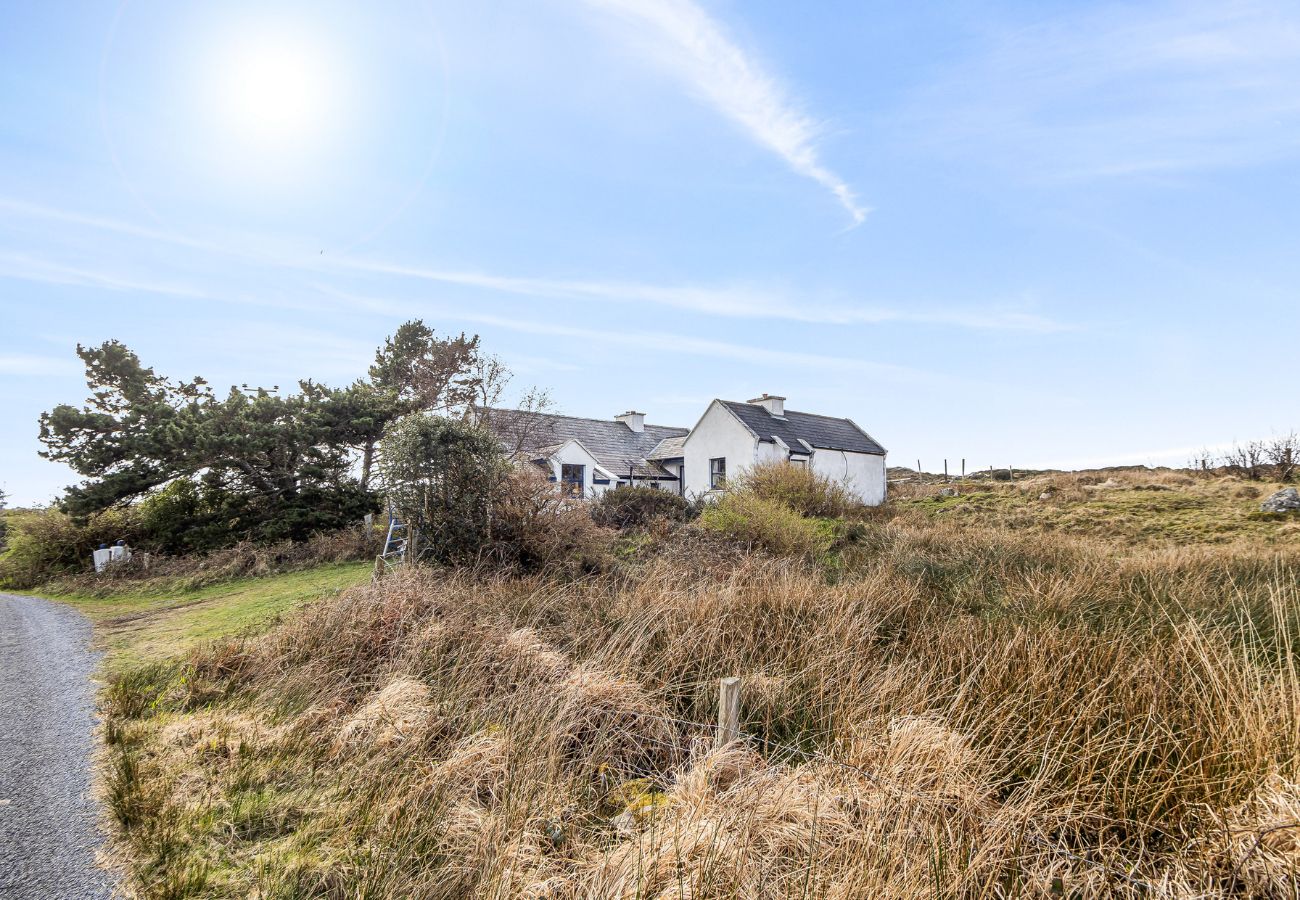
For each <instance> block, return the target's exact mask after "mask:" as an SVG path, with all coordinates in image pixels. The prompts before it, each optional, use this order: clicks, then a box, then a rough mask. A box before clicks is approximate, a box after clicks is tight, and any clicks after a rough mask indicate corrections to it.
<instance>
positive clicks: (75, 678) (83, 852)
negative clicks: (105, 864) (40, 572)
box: [0, 594, 115, 900]
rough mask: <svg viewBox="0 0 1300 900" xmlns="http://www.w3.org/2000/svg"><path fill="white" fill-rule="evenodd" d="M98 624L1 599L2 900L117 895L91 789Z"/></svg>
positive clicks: (60, 610) (54, 606) (47, 605)
mask: <svg viewBox="0 0 1300 900" xmlns="http://www.w3.org/2000/svg"><path fill="white" fill-rule="evenodd" d="M90 637H91V627H90V622H89V621H88V620H87V619H86V618H85V617H84V616H83V615H81V614H80V613H79V612H77V611H76V610H74V609H71V608H69V607H67V606H63V605H61V604H58V603H52V602H50V601H48V600H42V599H40V598H37V597H16V596H12V595H9V594H0V898H5V900H11V898H13V900H17V898H29V897H30V898H38V897H39V898H101V897H102V898H107V897H112V896H113V895H114V893H113V892H114V885H115V879H114V877H113V876H112V875H111V874H110V873H109V872H106V871H105V870H103V869H100V868H98V867H97V866H96V861H95V854H96V851H98V850H99V849H100V848H101V847H102V845H103V835H102V833H101V831H100V829H99V806H98V804H97V803H96V801H95V799H94V797H93V795H92V793H91V778H92V774H91V773H92V759H93V753H94V740H95V738H94V728H95V708H94V685H93V684H92V683H91V681H90V679H91V676H92V674H93V673H94V671H95V666H96V662H97V658H98V657H97V654H95V653H92V652H91V651H90V649H89V642H90Z"/></svg>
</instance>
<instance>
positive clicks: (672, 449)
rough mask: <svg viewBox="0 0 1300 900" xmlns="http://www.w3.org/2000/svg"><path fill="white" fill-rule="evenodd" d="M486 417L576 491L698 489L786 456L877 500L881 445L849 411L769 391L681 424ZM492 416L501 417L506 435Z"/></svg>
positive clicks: (627, 416) (712, 407) (524, 454)
mask: <svg viewBox="0 0 1300 900" xmlns="http://www.w3.org/2000/svg"><path fill="white" fill-rule="evenodd" d="M490 421H491V422H492V423H493V427H494V428H497V429H498V430H499V432H500V433H501V434H502V435H503V440H514V441H515V443H516V444H517V445H518V446H517V448H516V449H517V451H518V455H519V456H520V457H521V458H522V459H526V460H528V461H530V462H532V463H534V464H536V465H538V466H541V467H543V468H544V469H547V470H548V471H549V473H550V477H551V478H552V480H554V481H557V482H560V483H562V484H564V485H566V487H567V489H568V490H569V491H570V492H572V493H573V494H575V495H576V496H581V497H592V496H597V495H599V494H600V493H601V492H603V491H605V490H607V489H608V488H609V487H612V486H614V485H619V484H635V485H647V486H651V487H656V488H660V489H663V490H671V491H674V492H676V493H680V494H682V495H683V496H686V497H704V496H709V495H712V494H716V493H718V492H721V491H724V490H726V484H727V479H728V478H729V477H730V478H735V477H736V476H738V475H740V474H741V473H743V472H744V471H745V470H746V469H748V468H750V467H751V466H754V465H755V464H757V463H763V462H789V463H791V464H793V465H802V466H809V467H811V468H812V469H813V470H814V471H816V472H819V473H820V474H823V475H825V476H827V477H829V478H831V479H833V480H835V481H837V482H840V483H842V484H844V485H845V486H846V487H848V488H849V489H850V490H852V491H853V492H854V493H856V494H857V495H858V497H859V498H860V499H861V500H862V502H863V503H866V504H869V505H873V506H874V505H876V504H879V503H882V502H884V499H885V448H884V447H882V446H881V445H880V444H879V443H877V442H876V440H875V439H874V438H872V437H871V435H869V434H867V433H866V432H865V431H863V430H862V429H861V428H859V427H858V425H857V424H856V423H854V422H853V421H852V420H851V419H843V418H836V417H833V416H823V415H818V414H816V413H805V412H797V411H795V410H787V409H786V408H785V398H784V397H774V396H771V395H769V394H764V395H763V396H761V397H758V398H756V399H754V400H750V401H748V402H746V403H740V402H737V401H734V400H714V401H713V402H712V403H710V404H709V406H708V408H707V409H706V410H705V411H704V415H703V416H701V417H700V420H699V422H697V423H696V424H695V427H694V428H692V429H690V430H689V431H688V430H687V429H685V428H672V427H668V426H663V425H646V424H645V416H644V415H643V414H642V413H639V412H627V413H623V414H622V415H620V416H615V417H614V419H613V420H608V419H581V418H575V417H572V416H556V415H550V414H545V413H519V412H509V413H507V412H505V411H501V418H498V417H497V416H493V417H492V418H491V419H490ZM500 422H509V423H510V427H511V428H512V429H513V430H512V431H511V432H510V436H509V437H507V434H506V427H505V426H504V425H499V424H498V423H500ZM521 434H522V435H524V437H523V438H522V439H521V438H520V437H519V436H520V435H521Z"/></svg>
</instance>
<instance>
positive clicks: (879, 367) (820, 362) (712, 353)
mask: <svg viewBox="0 0 1300 900" xmlns="http://www.w3.org/2000/svg"><path fill="white" fill-rule="evenodd" d="M321 292H322V293H323V294H324V295H326V296H330V297H333V298H335V299H336V300H339V301H342V302H344V303H347V304H348V305H349V306H351V307H353V308H364V309H369V310H371V311H373V312H377V313H383V314H388V315H401V316H421V315H422V316H428V315H433V314H436V315H437V317H438V318H439V319H440V320H446V321H456V322H464V323H466V324H469V325H480V326H487V327H491V328H500V329H503V330H506V331H515V332H520V333H523V334H531V335H536V336H538V337H555V338H576V339H579V340H582V341H584V342H590V343H591V344H593V345H598V346H605V345H614V346H626V347H634V348H636V349H638V350H653V351H657V352H662V353H667V354H675V355H686V356H701V357H706V358H709V359H714V360H719V359H727V360H735V361H737V362H743V363H748V364H751V365H753V364H759V365H771V366H786V367H793V368H798V369H809V370H813V369H816V370H819V371H828V372H846V373H855V374H860V375H872V376H876V377H879V378H881V379H882V380H885V381H889V382H892V383H903V384H912V385H932V386H936V387H946V388H952V387H955V386H957V385H958V382H956V381H955V380H954V379H951V378H949V377H947V376H945V375H941V374H938V373H935V372H929V371H925V370H922V369H915V368H911V367H909V366H898V365H893V364H891V363H880V362H874V361H872V360H867V359H859V358H855V357H847V356H831V355H825V354H820V353H802V352H796V351H790V350H773V349H770V348H767V347H760V346H755V345H752V344H739V343H733V342H731V341H718V340H713V339H710V338H699V337H694V336H691V335H685V334H675V333H670V332H660V331H649V330H643V329H631V330H605V329H596V328H580V327H577V326H572V325H563V324H559V323H556V322H538V321H529V320H525V319H519V318H517V317H511V316H498V315H492V314H489V313H481V312H471V311H469V310H467V309H465V308H464V307H447V306H437V307H436V308H435V307H434V306H433V305H431V304H428V303H424V302H419V301H410V300H401V299H394V298H389V297H375V296H369V295H359V294H353V293H349V292H345V291H339V290H335V289H332V288H325V287H322V288H321ZM960 385H961V386H962V387H963V388H967V389H969V388H970V387H971V386H972V383H971V382H969V381H962V382H960Z"/></svg>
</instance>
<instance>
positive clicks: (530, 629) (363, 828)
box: [107, 524, 1300, 898]
mask: <svg viewBox="0 0 1300 900" xmlns="http://www.w3.org/2000/svg"><path fill="white" fill-rule="evenodd" d="M868 528H869V534H868V536H867V538H866V539H865V540H863V541H861V542H859V543H858V544H855V545H854V546H853V548H851V551H846V553H847V558H846V559H845V561H844V565H843V566H842V567H841V568H840V569H838V570H837V575H836V577H835V579H834V580H833V582H832V581H828V578H827V576H826V574H825V571H824V570H823V569H820V568H817V567H815V566H812V565H809V564H806V563H804V562H801V561H798V560H794V559H780V558H770V557H762V558H760V557H749V556H740V557H736V556H734V555H726V554H718V555H717V556H716V557H714V556H709V555H702V554H707V551H708V547H709V545H708V544H691V545H689V546H687V545H669V546H664V547H661V548H660V552H659V553H658V554H657V555H656V556H655V558H654V559H653V560H652V561H650V562H647V563H645V564H644V565H643V566H641V567H640V568H637V569H636V570H634V571H632V572H624V573H622V574H619V575H610V574H607V575H600V576H593V577H589V578H586V579H583V580H578V581H556V580H552V579H548V578H546V577H541V576H535V577H527V578H513V579H507V578H486V577H482V576H474V575H471V574H470V573H464V572H462V573H457V572H453V571H445V570H436V571H428V572H414V573H411V574H408V575H404V576H401V577H396V578H393V579H391V580H388V581H385V582H383V583H381V584H380V585H378V586H375V587H372V588H367V589H360V590H357V591H354V592H352V593H349V594H346V595H344V596H343V597H341V598H339V599H337V600H329V601H323V602H322V603H320V604H317V605H316V606H314V607H312V608H310V609H308V610H307V611H305V612H304V613H302V614H301V615H300V616H298V617H297V618H295V619H292V620H290V621H288V622H286V623H284V624H283V625H282V626H280V627H278V628H277V629H276V630H274V631H272V632H270V633H268V634H266V635H264V636H261V637H251V638H246V639H242V640H238V641H232V642H226V643H223V644H220V645H216V646H213V647H210V648H208V649H207V650H205V651H204V652H202V653H199V654H197V655H196V656H194V657H193V658H192V659H191V660H189V661H188V662H187V663H186V664H185V665H177V666H175V667H173V668H172V669H171V670H170V671H169V670H153V671H150V672H148V673H145V674H143V675H140V676H137V677H135V678H134V679H132V680H129V681H123V682H120V683H118V684H117V685H115V686H114V687H113V688H112V689H111V690H110V691H109V692H108V694H107V711H108V717H109V724H110V736H111V738H112V740H113V742H114V743H113V745H112V748H111V756H112V759H113V761H114V762H113V765H111V766H110V767H109V778H108V780H109V794H110V798H111V802H112V805H113V806H114V808H115V809H116V810H117V811H118V816H119V821H120V832H121V835H122V840H123V841H124V843H125V845H126V847H127V848H128V849H129V852H130V856H131V858H132V860H133V866H134V869H133V874H134V877H135V879H136V882H137V885H138V886H139V888H140V890H141V892H142V893H143V894H144V895H146V896H159V897H161V896H171V897H178V896H197V895H207V896H248V895H258V896H265V897H303V896H320V897H335V896H338V897H342V896H349V897H351V896H358V897H360V896H365V897H407V896H419V897H447V898H451V897H471V896H472V897H500V898H505V897H534V898H542V897H554V898H560V897H620V898H622V897H626V898H633V897H654V898H670V897H672V898H679V897H692V898H701V897H756V898H757V897H785V896H800V897H840V898H857V897H917V896H928V897H939V896H944V897H950V896H962V897H1012V896H1034V897H1036V896H1070V897H1103V896H1105V897H1111V896H1171V897H1173V896H1177V897H1200V896H1218V895H1226V894H1237V895H1240V896H1258V897H1284V896H1286V897H1289V896H1294V895H1295V894H1296V891H1297V890H1300V882H1298V881H1297V864H1300V829H1292V828H1289V827H1286V826H1287V825H1288V823H1289V822H1290V821H1292V817H1295V818H1296V819H1297V820H1300V787H1297V785H1296V779H1297V775H1298V773H1297V771H1296V767H1297V753H1298V752H1300V678H1298V677H1297V668H1296V655H1295V646H1294V639H1295V635H1296V633H1297V623H1296V611H1297V609H1300V585H1298V581H1297V573H1298V572H1300V565H1298V564H1297V563H1298V560H1297V559H1296V558H1295V557H1293V556H1278V555H1270V554H1267V553H1264V552H1262V551H1252V550H1250V549H1248V548H1242V547H1237V548H1235V549H1231V550H1227V549H1222V548H1220V549H1202V550H1188V549H1177V550H1156V551H1147V552H1140V553H1137V554H1134V555H1129V556H1124V557H1117V556H1116V555H1115V554H1114V552H1113V548H1109V547H1104V546H1101V545H1097V546H1093V545H1090V544H1088V543H1086V542H1079V541H1070V542H1066V541H1065V540H1063V539H1061V538H1058V537H1053V536H1043V535H1030V534H1015V533H1008V532H1004V531H997V530H983V529H973V528H966V529H957V528H955V527H950V526H945V525H942V524H938V525H926V526H923V527H921V526H914V525H906V524H904V525H895V526H885V525H873V526H868ZM729 675H739V676H741V677H742V678H743V679H744V685H745V687H744V703H743V709H742V716H743V730H744V732H745V733H746V735H748V737H747V738H746V739H744V740H742V741H741V742H739V743H736V744H732V745H729V746H727V747H724V748H722V749H719V750H714V749H713V748H712V733H711V731H710V729H709V728H708V727H707V724H708V723H709V722H711V721H712V718H713V716H714V714H715V710H714V703H715V694H716V679H717V678H719V677H722V676H729ZM692 723H700V724H692ZM1267 829H1275V830H1271V831H1269V830H1267Z"/></svg>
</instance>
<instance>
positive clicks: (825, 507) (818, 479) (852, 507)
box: [732, 462, 862, 519]
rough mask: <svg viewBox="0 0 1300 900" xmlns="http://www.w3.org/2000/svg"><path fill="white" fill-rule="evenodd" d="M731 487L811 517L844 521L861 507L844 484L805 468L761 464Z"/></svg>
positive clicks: (777, 463) (789, 464)
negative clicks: (843, 519) (773, 501)
mask: <svg viewBox="0 0 1300 900" xmlns="http://www.w3.org/2000/svg"><path fill="white" fill-rule="evenodd" d="M732 487H733V488H734V489H735V490H737V491H741V492H748V493H751V494H754V495H755V496H757V497H762V498H763V499H764V500H775V501H777V502H779V503H784V504H785V505H786V506H788V507H790V508H791V509H793V510H794V511H795V512H797V513H799V514H800V515H801V516H808V517H811V518H822V519H841V518H844V517H845V516H847V515H849V514H850V513H852V512H855V511H857V510H859V509H861V508H862V503H861V501H859V500H858V498H857V497H856V496H854V494H853V492H852V491H850V490H849V489H848V488H847V487H846V486H845V485H844V484H842V483H841V482H838V481H835V480H833V479H831V478H828V477H827V476H825V475H822V474H820V473H817V472H814V471H813V470H812V469H810V468H808V466H806V465H804V466H796V465H793V464H792V463H787V462H776V463H762V464H760V465H757V466H754V467H753V468H752V469H750V470H748V471H747V472H745V473H744V474H742V475H741V476H740V477H739V478H738V479H736V481H735V482H734V483H733V485H732Z"/></svg>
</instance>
